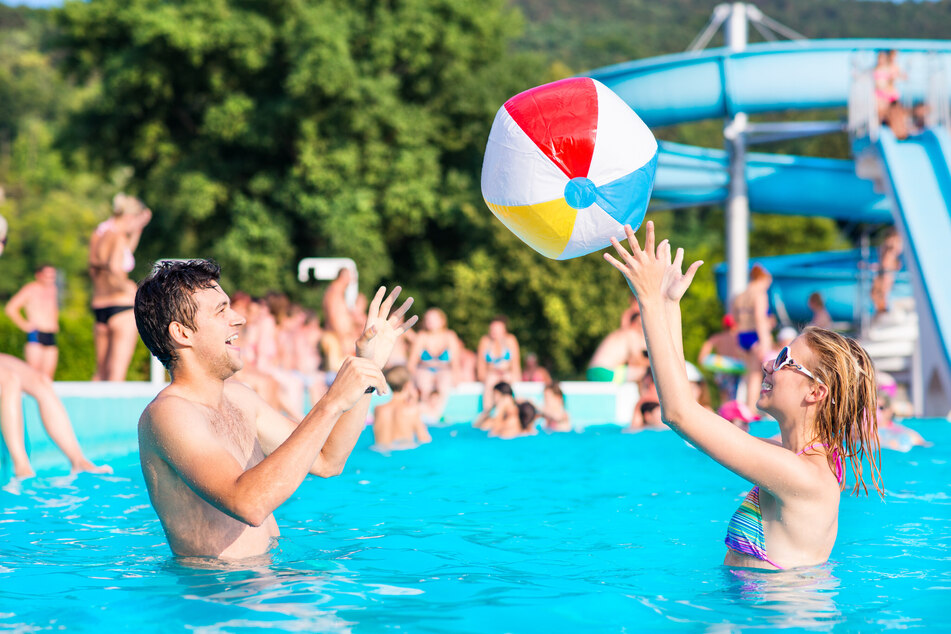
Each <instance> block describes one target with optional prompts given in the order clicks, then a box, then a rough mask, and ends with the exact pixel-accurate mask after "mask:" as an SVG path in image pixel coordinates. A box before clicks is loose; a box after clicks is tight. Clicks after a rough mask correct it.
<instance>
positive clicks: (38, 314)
mask: <svg viewBox="0 0 951 634" xmlns="http://www.w3.org/2000/svg"><path fill="white" fill-rule="evenodd" d="M35 278H36V279H35V280H34V281H32V282H29V283H27V284H26V285H25V286H24V287H23V288H21V289H20V290H19V291H17V293H16V295H14V296H13V297H11V298H10V301H9V302H7V306H6V313H7V316H8V317H9V318H10V319H11V320H12V321H13V323H14V324H16V327H17V328H19V329H20V330H22V331H23V332H25V333H26V346H25V348H24V350H23V355H24V357H25V358H26V363H27V365H29V366H30V367H31V368H33V369H35V370H37V371H38V372H39V373H40V374H42V375H43V376H45V377H47V378H48V379H49V380H50V381H52V380H53V375H54V374H56V364H57V362H58V361H59V348H57V347H56V333H58V332H59V290H58V289H57V288H56V269H55V268H54V267H53V266H52V265H50V264H43V265H41V266H40V267H39V268H37V269H36V272H35ZM24 312H25V313H26V316H25V318H24V314H23V313H24Z"/></svg>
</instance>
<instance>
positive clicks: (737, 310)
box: [730, 264, 773, 409]
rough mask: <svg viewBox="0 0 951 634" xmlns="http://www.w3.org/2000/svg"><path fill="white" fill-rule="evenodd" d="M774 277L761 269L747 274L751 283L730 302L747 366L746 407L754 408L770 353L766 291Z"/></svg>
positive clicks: (771, 343)
mask: <svg viewBox="0 0 951 634" xmlns="http://www.w3.org/2000/svg"><path fill="white" fill-rule="evenodd" d="M772 283H773V276H772V275H770V274H769V271H767V270H766V269H765V268H764V267H763V266H762V265H760V264H754V265H753V268H752V269H751V270H750V283H749V284H748V285H747V287H746V288H745V289H743V291H742V292H741V293H739V294H738V295H737V296H736V297H734V298H733V302H732V306H731V310H730V313H731V314H732V315H733V319H734V321H735V322H736V328H737V334H736V338H737V342H738V343H739V344H740V348H741V349H742V350H743V355H744V356H743V359H744V361H745V362H746V404H747V407H749V408H750V409H753V408H755V407H756V395H757V393H758V391H759V390H757V386H758V385H759V379H760V364H761V363H762V362H763V359H764V358H765V355H766V354H767V353H768V352H769V350H771V349H772V345H773V342H772V334H771V330H772V326H771V324H770V320H769V287H770V284H772Z"/></svg>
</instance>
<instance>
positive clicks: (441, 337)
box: [407, 308, 462, 421]
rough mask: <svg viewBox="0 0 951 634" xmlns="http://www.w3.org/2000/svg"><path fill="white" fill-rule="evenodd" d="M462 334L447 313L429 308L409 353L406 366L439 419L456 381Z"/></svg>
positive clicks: (431, 414)
mask: <svg viewBox="0 0 951 634" xmlns="http://www.w3.org/2000/svg"><path fill="white" fill-rule="evenodd" d="M461 356H462V355H461V354H460V345H459V337H458V336H456V333H455V332H453V331H452V330H450V329H449V328H448V327H447V324H446V313H444V312H443V311H442V310H440V309H438V308H430V309H429V310H427V311H426V312H425V313H424V314H423V327H422V329H421V330H420V331H419V333H417V335H416V339H415V340H414V342H413V347H412V349H411V350H410V353H409V360H408V363H407V369H408V370H409V372H410V375H411V376H413V377H415V379H416V386H417V387H418V388H419V399H420V401H421V402H422V403H423V404H424V406H425V409H426V412H427V416H429V417H431V418H432V419H433V420H435V421H438V420H439V418H440V417H441V416H442V413H443V410H444V409H445V408H446V402H447V401H448V400H449V393H450V392H451V391H452V388H453V385H455V382H454V377H455V376H456V374H457V373H458V372H459V363H460V361H461Z"/></svg>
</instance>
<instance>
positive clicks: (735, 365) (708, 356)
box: [697, 313, 746, 403]
mask: <svg viewBox="0 0 951 634" xmlns="http://www.w3.org/2000/svg"><path fill="white" fill-rule="evenodd" d="M737 333H738V330H737V328H736V320H735V319H734V318H733V315H731V314H729V313H727V314H726V315H724V316H723V330H721V331H720V332H716V333H713V334H712V335H710V337H709V338H708V339H707V340H706V341H704V342H703V345H702V346H700V354H698V355H697V361H698V362H699V363H700V366H701V367H703V368H705V369H707V370H709V371H710V372H713V380H714V382H715V383H716V385H717V390H718V391H719V393H720V402H721V403H724V402H726V401H732V400H733V399H735V398H736V389H737V387H738V386H739V382H740V377H741V376H742V375H743V374H745V372H746V361H745V358H746V352H745V351H744V350H743V348H741V347H740V343H739V340H738V338H737Z"/></svg>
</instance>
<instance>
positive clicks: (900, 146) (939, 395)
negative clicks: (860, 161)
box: [876, 129, 951, 416]
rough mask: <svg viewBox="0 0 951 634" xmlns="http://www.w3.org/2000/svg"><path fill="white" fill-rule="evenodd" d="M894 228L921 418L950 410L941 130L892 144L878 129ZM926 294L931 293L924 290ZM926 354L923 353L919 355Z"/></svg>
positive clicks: (945, 154)
mask: <svg viewBox="0 0 951 634" xmlns="http://www.w3.org/2000/svg"><path fill="white" fill-rule="evenodd" d="M876 149H877V151H878V154H879V156H880V157H881V163H882V167H883V171H884V175H885V179H884V180H885V185H886V189H887V190H888V192H889V197H890V198H891V199H892V200H893V201H894V208H895V212H896V216H895V220H896V225H897V226H898V227H899V229H900V231H901V233H902V234H903V235H904V237H905V241H906V244H908V245H909V246H910V248H908V249H907V254H906V260H908V268H909V269H910V270H911V271H912V273H913V275H912V279H913V280H914V284H913V286H914V289H915V303H916V305H917V306H918V314H919V324H920V325H919V343H918V346H919V350H920V351H921V352H920V353H919V354H920V356H921V364H920V367H919V372H920V374H919V375H918V378H919V379H920V380H918V381H916V382H915V383H916V384H917V385H918V386H919V389H920V390H922V394H921V395H920V397H923V399H922V400H923V401H924V403H925V411H924V414H925V415H934V416H944V415H946V414H947V413H948V412H949V410H951V402H949V400H948V392H947V389H946V387H947V386H948V385H951V372H949V369H951V349H949V346H951V292H949V289H951V284H949V282H948V278H947V274H948V273H947V271H948V249H949V245H951V136H949V135H948V131H947V130H945V129H935V130H927V131H925V132H924V133H923V134H921V135H918V136H915V137H911V138H909V139H907V140H905V141H898V140H897V139H896V138H895V135H893V134H892V133H891V132H890V131H889V130H887V129H883V130H882V131H881V136H880V138H879V140H878V143H877V144H876ZM929 290H930V291H931V292H929ZM925 351H927V352H925Z"/></svg>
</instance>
